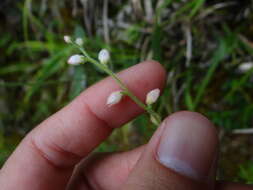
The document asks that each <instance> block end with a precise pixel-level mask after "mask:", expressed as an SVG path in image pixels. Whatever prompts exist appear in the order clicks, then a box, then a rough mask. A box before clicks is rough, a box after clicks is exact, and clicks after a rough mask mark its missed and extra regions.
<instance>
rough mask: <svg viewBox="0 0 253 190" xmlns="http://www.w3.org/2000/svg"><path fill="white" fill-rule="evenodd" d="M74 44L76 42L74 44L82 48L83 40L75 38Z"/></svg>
mask: <svg viewBox="0 0 253 190" xmlns="http://www.w3.org/2000/svg"><path fill="white" fill-rule="evenodd" d="M75 42H76V44H77V45H79V46H82V45H83V39H82V38H77V39H76V41H75Z"/></svg>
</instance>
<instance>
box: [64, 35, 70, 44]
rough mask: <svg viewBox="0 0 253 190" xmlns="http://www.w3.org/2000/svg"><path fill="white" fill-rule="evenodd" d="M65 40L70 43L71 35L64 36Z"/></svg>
mask: <svg viewBox="0 0 253 190" xmlns="http://www.w3.org/2000/svg"><path fill="white" fill-rule="evenodd" d="M64 41H65V42H66V43H67V44H69V43H71V37H70V36H64Z"/></svg>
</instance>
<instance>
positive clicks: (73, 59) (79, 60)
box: [68, 55, 84, 65]
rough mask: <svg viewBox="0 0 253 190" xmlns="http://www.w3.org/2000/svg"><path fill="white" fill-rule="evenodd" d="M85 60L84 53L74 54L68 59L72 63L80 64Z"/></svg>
mask: <svg viewBox="0 0 253 190" xmlns="http://www.w3.org/2000/svg"><path fill="white" fill-rule="evenodd" d="M83 62H84V57H83V56H82V55H72V56H71V57H70V58H69V60H68V64H70V65H79V64H81V63H83Z"/></svg>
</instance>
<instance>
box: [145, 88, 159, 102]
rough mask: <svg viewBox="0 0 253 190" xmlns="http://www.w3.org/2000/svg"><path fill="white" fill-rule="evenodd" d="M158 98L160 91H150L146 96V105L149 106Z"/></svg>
mask: <svg viewBox="0 0 253 190" xmlns="http://www.w3.org/2000/svg"><path fill="white" fill-rule="evenodd" d="M159 96H160V90H159V89H158V88H157V89H154V90H151V91H150V92H149V93H148V94H147V96H146V104H147V105H151V104H153V103H155V102H156V101H157V99H158V98H159Z"/></svg>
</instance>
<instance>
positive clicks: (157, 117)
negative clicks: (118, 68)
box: [74, 44, 161, 125]
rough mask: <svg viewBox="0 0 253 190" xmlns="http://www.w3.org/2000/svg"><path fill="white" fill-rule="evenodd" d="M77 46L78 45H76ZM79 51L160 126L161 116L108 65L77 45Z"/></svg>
mask: <svg viewBox="0 0 253 190" xmlns="http://www.w3.org/2000/svg"><path fill="white" fill-rule="evenodd" d="M74 45H76V44H74ZM76 46H77V47H78V48H79V50H80V51H81V52H82V53H83V54H84V56H85V57H86V58H87V61H89V62H91V63H93V64H94V65H95V66H96V67H98V68H100V69H101V70H103V71H104V72H106V73H107V74H108V75H110V76H111V77H112V78H113V79H114V80H115V81H116V82H117V83H118V85H119V86H120V88H121V89H122V90H123V91H124V93H125V94H126V95H127V96H129V97H130V98H131V99H132V100H133V101H134V102H135V103H136V104H137V105H138V106H139V107H141V108H142V109H144V110H146V111H147V112H148V113H149V114H150V115H151V116H152V117H153V119H154V120H155V122H154V124H156V125H160V123H161V118H160V116H159V115H158V114H157V113H156V112H155V111H154V110H153V109H152V107H150V106H146V105H145V104H144V103H143V102H142V101H141V100H139V99H138V98H137V97H136V96H135V95H134V94H133V93H132V92H131V91H130V90H129V89H128V88H127V86H126V85H125V84H124V83H123V82H122V81H121V80H120V79H119V78H118V76H117V75H116V74H115V73H114V72H113V71H111V70H110V69H109V68H108V67H107V66H106V65H104V64H101V63H99V62H98V61H97V60H95V59H93V58H92V57H90V56H89V55H88V53H87V52H86V51H85V50H84V49H83V48H82V47H80V46H78V45H76Z"/></svg>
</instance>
